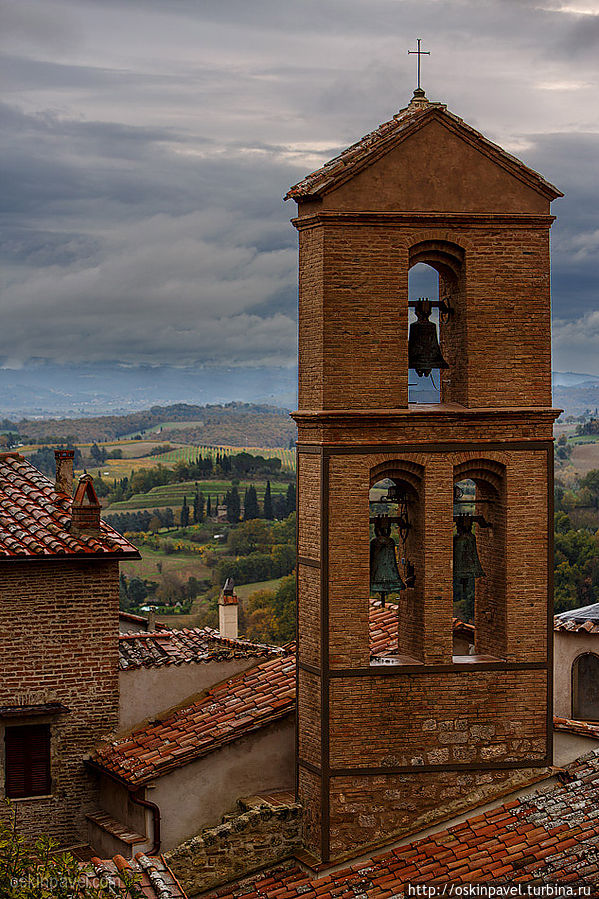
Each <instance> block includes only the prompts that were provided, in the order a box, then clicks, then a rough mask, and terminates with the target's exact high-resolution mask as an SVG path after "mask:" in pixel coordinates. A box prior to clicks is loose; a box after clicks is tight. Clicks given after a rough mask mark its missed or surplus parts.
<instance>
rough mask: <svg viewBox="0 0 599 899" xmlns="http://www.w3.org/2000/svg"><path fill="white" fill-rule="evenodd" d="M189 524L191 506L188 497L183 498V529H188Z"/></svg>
mask: <svg viewBox="0 0 599 899" xmlns="http://www.w3.org/2000/svg"><path fill="white" fill-rule="evenodd" d="M188 524H189V506H188V505H187V497H186V496H184V497H183V505H182V506H181V527H182V528H186V527H187V525H188Z"/></svg>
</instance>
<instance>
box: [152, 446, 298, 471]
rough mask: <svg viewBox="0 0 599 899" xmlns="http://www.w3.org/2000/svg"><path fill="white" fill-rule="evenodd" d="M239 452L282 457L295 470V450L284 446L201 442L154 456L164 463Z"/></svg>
mask: <svg viewBox="0 0 599 899" xmlns="http://www.w3.org/2000/svg"><path fill="white" fill-rule="evenodd" d="M238 453H251V454H252V455H253V456H264V458H265V459H280V460H281V465H282V467H283V468H285V469H287V470H288V471H295V450H294V449H282V448H274V449H273V448H268V447H262V446H242V447H239V446H208V445H202V444H199V445H197V446H180V447H178V448H177V449H174V450H171V451H170V452H166V453H161V454H160V455H159V456H155V457H154V458H155V459H156V460H157V461H158V462H162V463H163V464H168V463H176V462H191V461H193V460H195V459H196V458H197V457H198V456H199V455H202V456H203V457H204V458H206V457H207V456H209V455H210V456H212V458H213V459H215V458H216V456H217V455H225V456H235V455H237V454H238Z"/></svg>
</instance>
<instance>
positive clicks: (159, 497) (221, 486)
mask: <svg viewBox="0 0 599 899" xmlns="http://www.w3.org/2000/svg"><path fill="white" fill-rule="evenodd" d="M250 484H253V485H254V487H255V488H256V493H257V494H258V499H259V500H261V501H262V500H263V499H264V491H265V489H266V483H265V482H263V481H260V482H254V481H240V483H239V486H238V488H237V489H238V490H239V493H240V495H241V497H242V498H243V493H244V491H245V489H246V487H249V486H250ZM197 485H198V487H199V488H200V490H201V491H202V493H203V494H204V496H205V497H208V496H210V498H211V500H215V499H216V497H217V496H218V497H220V498H221V499H222V497H223V496H224V495H225V493H226V492H227V490H230V489H231V481H198V482H197ZM288 486H289V485H288V484H287V483H280V482H278V481H271V485H270V489H271V493H272V495H273V496H277V495H278V494H283V495H284V494H285V493H286V492H287V487H288ZM195 492H196V482H195V481H183V482H182V483H180V484H165V485H164V486H162V487H153V488H152V489H151V490H150V491H149V492H148V493H136V494H134V495H133V496H132V497H131V499H128V500H124V501H123V502H120V503H112V505H110V506H108V507H107V508H106V510H105V512H104V514H105V515H110V513H111V512H132V511H138V510H140V509H148V510H150V511H151V510H152V509H161V508H168V507H169V506H170V507H171V508H178V507H180V506H181V505H182V504H183V497H184V496H185V497H186V498H187V503H188V505H193V498H194V495H195Z"/></svg>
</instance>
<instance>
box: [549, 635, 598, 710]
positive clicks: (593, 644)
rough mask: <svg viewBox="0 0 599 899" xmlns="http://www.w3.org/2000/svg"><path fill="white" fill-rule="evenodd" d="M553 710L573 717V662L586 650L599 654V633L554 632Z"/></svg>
mask: <svg viewBox="0 0 599 899" xmlns="http://www.w3.org/2000/svg"><path fill="white" fill-rule="evenodd" d="M553 649H554V655H553V712H554V714H555V715H559V716H560V717H561V718H571V717H572V664H573V662H574V660H575V659H576V658H577V657H578V656H579V655H582V654H583V653H585V652H594V653H597V655H599V634H588V633H586V631H582V632H580V631H578V632H572V631H570V632H568V631H554V632H553Z"/></svg>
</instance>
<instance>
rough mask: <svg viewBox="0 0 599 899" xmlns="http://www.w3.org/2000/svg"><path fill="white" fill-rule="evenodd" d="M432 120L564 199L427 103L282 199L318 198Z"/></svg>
mask: <svg viewBox="0 0 599 899" xmlns="http://www.w3.org/2000/svg"><path fill="white" fill-rule="evenodd" d="M432 118H440V119H441V120H442V121H444V123H445V124H446V125H447V126H449V127H450V128H452V129H453V130H454V131H458V132H459V133H460V134H461V136H462V137H464V138H465V139H466V140H469V141H470V142H473V143H475V144H476V146H477V148H478V149H479V150H480V151H481V152H483V153H485V154H486V155H488V156H490V157H491V158H494V159H495V160H496V161H498V162H499V163H500V164H502V165H503V166H504V167H505V168H507V169H508V170H510V171H512V172H513V173H515V174H516V175H517V176H520V177H521V178H523V179H524V180H525V181H526V182H527V183H529V184H531V185H532V186H533V187H535V188H536V189H537V190H539V191H541V193H543V194H545V195H549V196H550V197H551V198H552V199H554V198H555V197H561V196H563V194H562V192H561V191H560V190H559V189H558V188H557V187H554V185H553V184H550V183H549V182H548V181H546V180H545V178H543V177H542V175H539V173H538V172H535V171H533V170H532V169H530V168H529V167H528V166H526V165H524V163H523V162H521V161H520V160H519V159H517V158H516V157H515V156H512V155H511V154H510V153H506V151H505V150H503V149H502V148H501V147H499V146H497V144H494V143H492V142H491V141H490V140H488V139H487V138H486V137H484V136H483V135H482V134H481V133H480V132H479V131H476V130H475V129H474V128H472V127H471V126H470V125H468V124H466V122H464V120H463V119H461V118H459V116H456V115H454V114H453V113H452V112H449V110H448V109H447V107H446V106H445V105H444V104H443V103H428V104H427V105H426V106H425V107H420V108H418V107H414V106H412V105H410V106H407V107H406V108H405V109H402V110H401V111H400V112H399V113H398V114H397V115H395V116H393V118H392V119H391V120H390V121H388V122H384V123H383V124H382V125H379V126H378V128H375V130H374V131H371V132H370V133H369V134H366V135H365V136H364V137H363V138H361V140H359V141H357V142H356V143H355V144H352V145H351V146H350V147H347V149H345V150H343V151H342V152H341V153H340V154H339V155H338V156H335V157H334V159H331V160H329V162H327V163H325V165H323V166H322V167H321V168H319V169H317V170H316V171H315V172H312V173H311V174H310V175H307V176H306V177H305V178H303V179H302V180H301V181H300V182H298V183H297V184H295V185H293V187H290V188H289V190H288V192H287V194H286V196H285V199H286V200H288V199H290V198H291V199H294V200H301V199H309V198H313V197H320V196H322V195H323V194H326V193H327V192H328V191H329V190H332V189H334V188H335V187H337V186H338V185H340V184H342V183H343V182H344V181H346V180H347V179H349V178H351V177H352V176H353V175H354V174H356V173H357V172H358V171H360V169H361V168H362V167H363V166H364V165H367V164H368V163H369V162H370V161H373V160H374V159H376V158H378V157H379V156H382V155H384V154H385V153H386V152H387V151H388V150H390V149H391V148H392V147H393V146H394V145H395V144H396V143H397V142H398V141H399V140H402V139H403V138H405V137H406V136H407V135H408V134H409V133H410V132H412V131H414V130H416V129H417V128H419V127H421V126H422V125H423V124H424V123H425V122H426V121H428V120H430V119H432Z"/></svg>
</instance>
